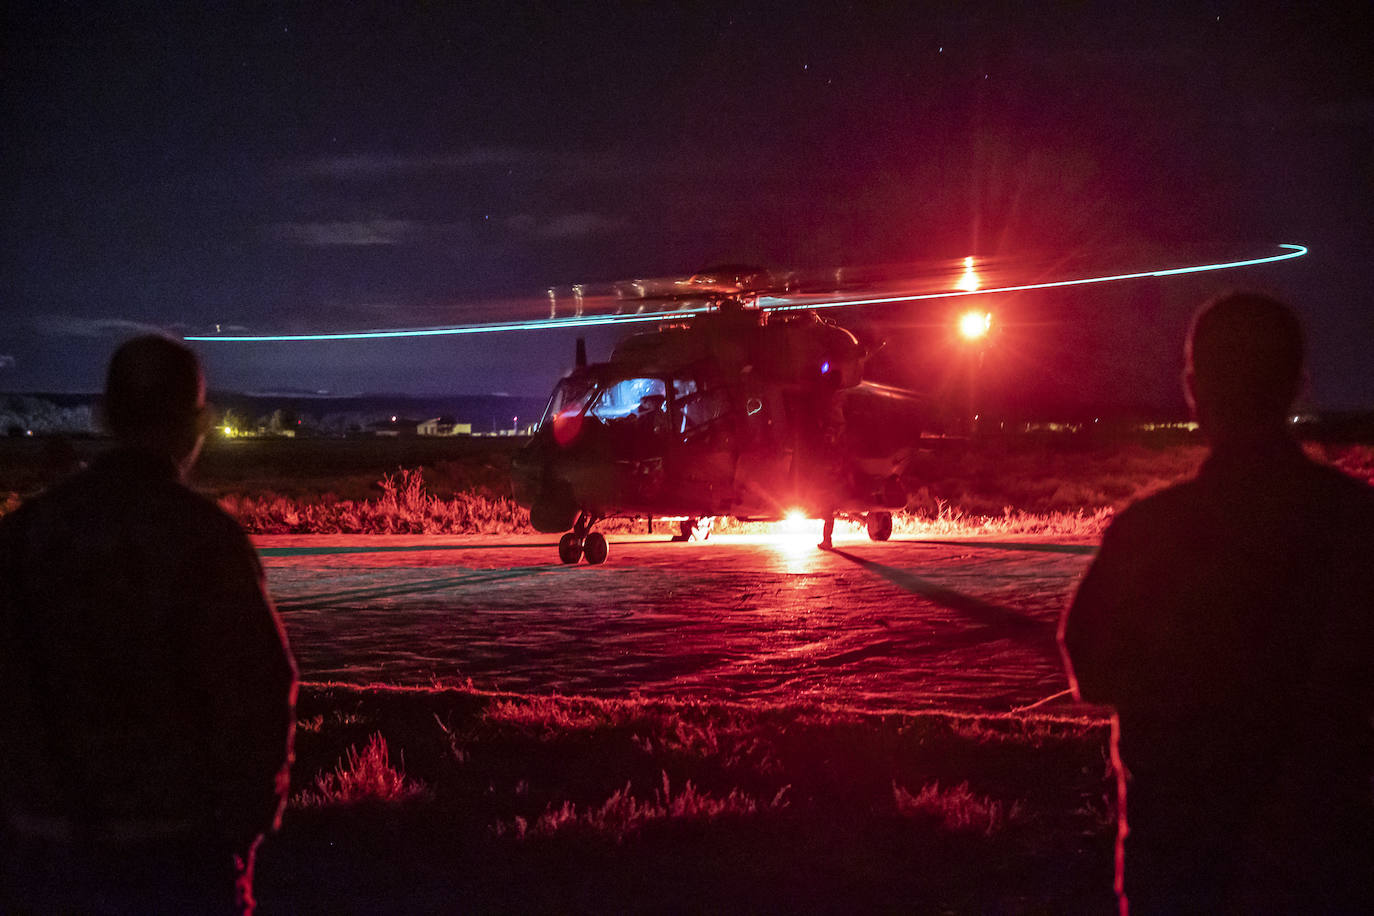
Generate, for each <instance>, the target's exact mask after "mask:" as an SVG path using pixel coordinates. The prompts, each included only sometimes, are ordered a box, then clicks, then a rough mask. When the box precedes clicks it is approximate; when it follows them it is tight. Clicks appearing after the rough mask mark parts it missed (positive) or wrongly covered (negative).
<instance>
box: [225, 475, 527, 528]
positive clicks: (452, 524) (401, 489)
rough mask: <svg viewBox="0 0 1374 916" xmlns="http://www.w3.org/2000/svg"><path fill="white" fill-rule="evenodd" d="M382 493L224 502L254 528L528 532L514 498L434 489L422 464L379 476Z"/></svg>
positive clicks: (229, 499) (266, 496)
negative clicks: (441, 494) (444, 495)
mask: <svg viewBox="0 0 1374 916" xmlns="http://www.w3.org/2000/svg"><path fill="white" fill-rule="evenodd" d="M378 486H379V487H380V488H381V490H382V495H381V496H380V497H378V498H377V499H364V500H351V499H337V500H336V499H321V500H319V501H317V502H301V501H298V500H295V499H292V498H290V497H284V496H279V495H277V494H275V493H266V494H264V495H262V496H260V497H252V496H238V495H228V496H224V497H221V498H220V501H219V504H220V507H221V508H223V509H224V511H225V512H228V513H229V514H230V515H232V516H233V517H234V518H235V519H237V520H238V522H239V524H241V525H243V526H244V527H245V528H247V529H248V530H249V531H250V532H252V533H254V534H513V533H517V532H520V533H524V532H529V531H530V530H531V529H530V527H529V513H528V512H526V511H525V510H524V509H521V508H520V507H519V506H518V505H517V504H516V503H515V501H514V500H512V499H507V498H505V497H490V496H485V495H482V494H481V493H458V494H455V495H454V496H453V497H452V498H450V499H440V498H438V497H436V496H433V495H431V494H430V493H429V492H428V490H427V489H426V487H425V481H424V473H423V471H421V470H418V469H415V470H411V469H405V468H402V469H401V470H399V471H398V472H397V473H396V474H394V475H392V474H387V475H385V476H384V477H383V478H382V479H381V480H380V481H379V482H378Z"/></svg>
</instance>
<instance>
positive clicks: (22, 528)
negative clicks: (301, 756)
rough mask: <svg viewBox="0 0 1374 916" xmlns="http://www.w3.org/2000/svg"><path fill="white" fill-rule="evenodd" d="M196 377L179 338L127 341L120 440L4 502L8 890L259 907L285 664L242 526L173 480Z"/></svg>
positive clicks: (2, 715)
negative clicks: (256, 857)
mask: <svg viewBox="0 0 1374 916" xmlns="http://www.w3.org/2000/svg"><path fill="white" fill-rule="evenodd" d="M204 393H205V386H204V381H203V379H202V377H201V373H200V368H199V366H198V364H197V362H196V358H195V356H194V355H193V354H192V353H191V352H190V351H189V350H187V349H186V348H185V347H183V346H181V345H180V344H177V343H174V342H172V341H170V340H166V339H164V338H161V337H141V338H137V339H135V340H132V341H129V342H128V343H126V344H124V345H123V346H122V347H120V348H119V350H118V351H117V352H116V353H115V355H114V358H113V359H112V360H111V362H110V368H109V376H108V379H107V385H106V391H105V401H104V412H105V416H106V421H107V423H108V425H109V428H110V431H111V432H112V433H113V434H114V435H115V437H116V439H117V440H118V447H117V448H115V449H114V450H112V451H110V452H108V453H106V454H104V455H103V456H101V457H100V458H98V459H97V460H96V461H95V462H93V464H92V466H91V467H90V468H89V469H87V470H85V471H82V472H80V473H79V474H77V475H75V476H74V477H72V478H69V479H68V480H66V481H64V482H62V483H61V484H59V485H57V486H56V487H54V488H53V489H51V490H49V491H48V492H46V493H45V494H43V495H41V496H38V497H36V498H34V499H32V500H30V501H28V502H26V503H25V504H24V505H23V506H21V507H20V508H19V509H17V510H16V511H14V512H13V513H11V514H10V515H8V516H6V517H5V518H4V519H0V691H2V693H0V803H2V805H0V813H2V814H3V829H4V835H5V836H4V846H3V849H0V859H3V864H0V870H3V871H0V874H3V876H4V878H5V882H6V883H5V886H4V888H3V898H0V910H3V911H4V912H35V913H48V912H79V913H88V912H96V913H103V912H119V913H124V912H128V913H153V912H175V913H216V912H220V913H228V912H235V911H238V910H239V909H251V906H252V903H251V899H252V898H251V879H252V862H253V854H254V850H255V848H256V846H257V844H258V841H259V840H260V839H261V836H262V834H263V833H264V832H265V831H268V830H271V829H273V828H274V827H275V826H276V824H277V822H278V819H279V817H280V813H281V808H282V804H283V800H284V798H285V793H286V783H287V767H288V765H289V761H290V754H291V741H292V729H293V724H294V708H293V707H294V702H295V692H296V673H295V665H294V663H293V661H292V658H291V654H290V652H289V650H288V648H287V646H286V642H285V638H284V636H283V633H282V630H281V626H280V623H279V622H278V620H277V616H276V613H275V611H274V610H273V608H272V605H271V603H270V602H269V600H268V599H267V596H266V595H265V593H264V591H263V577H262V568H261V566H260V564H259V562H258V558H257V554H256V553H255V552H254V550H253V548H252V545H251V544H250V543H249V541H248V538H247V537H246V536H245V535H244V533H243V531H242V530H241V529H240V528H239V526H238V525H237V524H236V523H235V522H234V521H233V520H232V519H230V518H229V517H228V516H227V515H225V514H224V513H223V512H221V511H220V510H219V509H218V508H216V507H215V505H214V504H213V503H211V502H210V501H208V500H206V499H204V498H203V497H201V496H198V495H197V494H196V493H194V492H192V491H191V490H190V489H188V488H187V487H186V486H185V484H184V483H183V482H182V478H183V475H184V473H185V472H186V470H187V469H188V468H189V467H190V465H191V464H192V462H194V460H195V458H196V455H197V454H198V452H199V450H200V445H201V442H202V431H203V429H204V428H205V425H204V415H205V412H206V408H205V401H204Z"/></svg>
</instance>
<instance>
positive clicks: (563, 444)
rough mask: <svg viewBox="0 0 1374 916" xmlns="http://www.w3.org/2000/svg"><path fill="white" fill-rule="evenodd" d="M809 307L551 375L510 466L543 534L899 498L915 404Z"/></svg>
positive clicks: (678, 330) (705, 328)
mask: <svg viewBox="0 0 1374 916" xmlns="http://www.w3.org/2000/svg"><path fill="white" fill-rule="evenodd" d="M864 357H865V353H864V350H863V348H862V347H861V346H860V345H859V343H858V341H857V340H856V339H855V338H854V336H853V335H852V334H850V333H849V332H848V331H846V330H844V329H843V328H840V327H838V326H836V325H834V324H830V323H828V322H824V321H821V320H820V319H818V318H816V317H815V316H814V314H812V313H800V314H798V315H795V316H793V315H785V316H778V315H773V316H767V317H765V316H764V315H763V314H761V313H758V312H756V311H753V310H747V309H732V310H723V311H720V312H716V313H713V314H710V315H706V316H700V317H697V318H696V319H694V320H693V321H692V323H691V324H688V325H684V326H672V327H668V328H665V329H663V330H660V331H658V332H654V333H648V334H639V335H635V336H632V337H630V338H628V339H626V340H625V341H623V342H622V343H621V344H620V345H619V346H617V347H616V349H615V352H614V354H613V355H612V358H611V360H610V361H609V362H606V363H600V364H595V365H591V366H583V367H579V368H577V369H574V370H573V371H572V372H571V373H569V374H568V375H567V376H565V377H564V378H563V379H562V380H561V381H560V382H559V383H558V385H557V386H556V387H555V389H554V392H553V395H552V396H551V398H550V400H549V404H548V407H547V409H546V410H545V413H544V417H543V420H542V422H541V423H540V426H539V428H538V430H537V431H536V433H535V435H534V437H533V439H532V440H531V442H530V443H529V445H528V446H526V447H525V448H524V449H523V450H522V451H521V452H520V453H519V454H518V455H517V456H516V458H515V460H514V462H513V467H512V478H513V481H514V489H515V496H516V499H517V501H518V502H520V504H521V505H524V506H527V507H529V509H530V513H531V522H532V524H533V525H534V527H535V528H536V529H537V530H540V531H545V532H559V531H567V530H568V529H570V528H573V526H574V525H575V524H576V523H578V520H579V519H580V518H593V519H599V518H607V517H611V516H658V517H666V516H679V517H687V518H704V517H710V516H725V515H728V516H734V517H736V518H741V519H777V518H782V517H783V516H785V515H788V514H791V513H794V512H800V513H803V514H805V515H807V516H810V517H825V516H830V515H835V514H857V513H864V512H868V511H870V510H873V509H876V508H885V509H890V508H900V507H901V506H902V505H903V504H904V503H905V498H906V497H905V493H904V492H903V491H902V490H901V487H900V486H899V485H898V483H897V476H898V475H899V474H900V473H901V470H902V468H903V466H904V464H905V462H906V460H907V458H908V457H909V455H910V453H911V451H912V448H913V447H914V444H915V442H916V440H917V439H918V437H919V434H920V424H919V419H920V417H919V411H918V410H917V402H916V401H915V400H914V399H913V398H912V397H911V396H910V395H909V393H906V392H902V391H900V390H899V389H891V388H886V387H884V386H878V385H873V384H871V383H864V382H863V381H862V375H863V362H864Z"/></svg>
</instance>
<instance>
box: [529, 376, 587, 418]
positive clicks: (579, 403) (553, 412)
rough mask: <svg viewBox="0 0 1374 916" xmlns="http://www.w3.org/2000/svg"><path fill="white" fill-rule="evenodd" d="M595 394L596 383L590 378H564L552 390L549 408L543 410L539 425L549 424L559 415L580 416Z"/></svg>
mask: <svg viewBox="0 0 1374 916" xmlns="http://www.w3.org/2000/svg"><path fill="white" fill-rule="evenodd" d="M594 394H596V381H595V380H594V379H590V378H565V379H563V380H562V381H560V382H559V383H558V386H557V387H556V388H554V389H553V397H551V398H549V406H548V407H547V408H545V410H544V417H543V419H542V420H540V421H539V422H540V424H541V425H542V424H544V423H547V422H549V420H551V419H553V418H554V417H556V416H559V415H560V414H566V413H572V414H580V413H582V411H583V410H584V409H585V408H586V406H587V403H588V402H589V401H590V400H591V399H592V395H594Z"/></svg>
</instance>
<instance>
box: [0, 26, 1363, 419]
mask: <svg viewBox="0 0 1374 916" xmlns="http://www.w3.org/2000/svg"><path fill="white" fill-rule="evenodd" d="M520 6H521V4H512V3H498V4H492V5H490V6H485V7H484V6H479V5H476V4H456V5H449V4H440V3H425V4H418V3H417V4H412V3H401V4H392V3H382V2H370V3H352V4H350V3H340V2H331V3H306V4H289V5H288V4H281V5H275V4H262V5H256V4H254V5H245V6H243V7H240V6H235V5H226V4H203V5H202V4H175V5H174V4H156V5H150V6H149V7H147V8H146V9H145V10H144V11H142V12H138V11H132V12H131V11H129V10H126V9H123V8H120V7H118V6H115V5H108V6H106V5H102V6H99V7H97V5H95V4H85V3H70V4H69V3H46V2H45V3H36V4H35V3H11V4H8V5H7V8H6V12H5V13H4V17H5V18H4V23H3V41H4V53H3V62H2V63H3V68H4V105H5V108H4V129H3V132H2V133H3V139H0V143H3V148H4V158H5V169H4V178H3V181H4V189H5V193H4V204H3V214H4V238H5V245H4V255H3V257H4V269H3V273H2V275H0V283H2V284H3V295H2V297H0V391H5V390H8V391H42V390H48V391H89V390H95V389H97V388H98V387H99V385H100V378H101V374H102V371H103V364H104V362H105V360H106V359H107V357H108V354H109V352H110V351H111V350H112V348H113V347H114V346H115V345H116V343H117V342H118V341H119V340H120V339H122V338H123V337H126V336H128V335H129V334H131V333H135V332H137V331H139V330H141V329H145V328H156V329H163V330H167V331H169V332H172V333H176V334H189V333H193V332H203V331H207V330H211V329H213V327H214V326H215V325H216V324H219V325H220V326H221V327H223V328H224V329H226V330H228V329H230V328H234V329H242V330H244V331H246V332H250V333H270V332H280V331H287V332H290V331H317V330H341V329H358V328H375V327H400V326H407V325H435V324H445V323H452V322H459V321H463V320H465V318H467V317H470V316H472V315H475V314H479V312H478V311H475V310H474V309H479V308H480V309H485V312H483V313H484V314H490V313H491V312H492V310H493V308H497V309H498V310H499V307H494V306H492V305H491V303H493V302H500V301H504V300H506V299H510V298H522V297H526V298H537V297H539V296H540V295H542V294H543V290H544V289H546V288H547V287H549V286H553V285H566V284H570V283H572V282H578V281H610V280H618V279H627V278H632V277H644V276H666V275H673V274H689V273H692V272H694V271H696V270H698V269H700V268H702V267H704V266H707V265H710V264H714V263H722V262H731V263H750V264H760V265H764V266H768V267H838V266H843V265H859V264H879V263H897V262H903V263H904V262H930V261H933V260H940V259H946V258H962V257H963V256H965V255H977V256H979V257H1004V258H1008V259H1010V260H1012V261H1013V262H1016V261H1017V259H1019V258H1022V257H1026V258H1029V257H1031V256H1034V257H1035V258H1037V259H1038V260H1037V261H1036V263H1043V262H1044V260H1045V259H1046V258H1049V259H1051V260H1053V259H1055V258H1058V257H1061V256H1062V257H1076V258H1086V259H1088V260H1089V261H1094V262H1100V263H1102V264H1104V265H1105V266H1112V265H1113V264H1115V263H1118V262H1120V263H1124V264H1125V265H1126V266H1127V267H1139V266H1156V265H1152V264H1149V263H1148V262H1150V261H1152V260H1159V261H1161V262H1164V263H1163V264H1162V265H1161V266H1172V265H1175V264H1186V263H1190V262H1195V261H1197V260H1200V259H1209V258H1210V257H1211V256H1213V255H1214V254H1216V253H1218V252H1220V253H1222V254H1238V255H1240V256H1244V255H1246V254H1251V253H1254V252H1256V251H1260V252H1268V251H1270V250H1272V245H1273V244H1274V243H1278V242H1292V243H1300V244H1304V245H1308V246H1310V247H1311V249H1312V253H1311V254H1310V255H1309V256H1308V257H1306V258H1303V259H1300V260H1297V261H1290V262H1286V263H1284V264H1280V265H1274V266H1272V267H1265V268H1258V269H1254V270H1250V271H1247V272H1236V273H1231V274H1214V275H1199V276H1195V277H1190V278H1176V279H1170V280H1147V281H1137V282H1132V283H1129V284H1122V285H1118V286H1113V287H1086V288H1078V289H1073V290H1061V291H1055V292H1045V293H1028V294H1020V295H1014V296H1013V295H1007V296H1002V297H997V298H996V299H988V300H986V305H987V307H988V308H990V309H992V310H993V311H994V312H995V313H996V314H997V315H998V316H999V319H1000V321H1001V324H1002V325H1003V326H1004V327H1005V328H1006V332H1005V334H1004V335H1003V336H1002V337H1001V338H999V340H998V342H997V344H996V346H995V347H994V349H993V350H992V351H990V352H989V354H988V369H987V372H988V373H989V379H990V381H997V382H1000V383H1001V384H1002V385H1003V386H1004V387H1007V388H1019V389H1021V390H1029V391H1035V392H1037V393H1038V395H1039V396H1041V397H1043V398H1044V399H1046V400H1050V401H1053V400H1056V399H1060V400H1067V401H1080V402H1092V403H1150V404H1175V403H1177V401H1178V398H1177V393H1176V392H1177V373H1178V370H1179V368H1180V365H1179V364H1180V356H1179V351H1180V345H1181V339H1182V335H1183V332H1184V329H1185V328H1186V325H1187V320H1188V316H1189V314H1190V313H1191V311H1192V309H1193V308H1194V307H1195V306H1196V305H1197V304H1198V303H1199V302H1200V301H1202V299H1204V298H1205V297H1206V296H1208V295H1210V294H1211V293H1214V292H1216V291H1218V290H1220V289H1223V288H1227V287H1231V286H1246V287H1258V288H1262V289H1266V290H1269V291H1272V292H1275V293H1277V294H1279V295H1281V296H1284V297H1286V298H1288V299H1289V300H1290V301H1293V302H1294V303H1295V304H1297V305H1298V306H1299V308H1300V310H1301V311H1302V313H1303V315H1304V318H1305V320H1306V322H1307V325H1308V329H1309V334H1310V338H1311V349H1312V374H1313V377H1314V387H1313V397H1312V403H1313V404H1314V405H1315V406H1319V407H1325V408H1350V407H1374V358H1372V357H1371V349H1372V345H1374V309H1372V308H1371V306H1374V297H1371V295H1370V293H1369V288H1370V282H1371V279H1374V277H1372V276H1371V273H1372V271H1371V267H1374V228H1371V227H1372V226H1374V219H1372V218H1371V214H1374V80H1371V78H1370V71H1369V64H1370V61H1372V60H1374V37H1371V36H1374V21H1372V18H1374V17H1371V14H1370V11H1369V4H1368V3H1367V2H1361V3H1350V4H1339V3H1338V4H1314V5H1294V9H1293V10H1289V11H1278V10H1276V9H1270V10H1267V11H1261V12H1256V11H1255V10H1254V9H1252V8H1251V7H1252V5H1251V4H1228V3H1189V4H1177V5H1176V6H1175V7H1174V8H1168V7H1165V8H1159V9H1153V10H1151V9H1149V8H1150V7H1151V5H1149V4H1142V5H1138V6H1140V7H1141V9H1139V10H1137V9H1135V7H1136V6H1137V5H1135V4H1118V3H1102V4H1093V3H1060V4H1052V5H1038V4H1011V3H1007V4H996V5H986V6H985V5H976V4H964V3H951V4H942V5H922V4H913V5H910V6H911V8H910V9H888V8H887V7H893V8H896V7H903V6H906V5H905V4H884V5H882V6H883V8H882V9H876V8H870V7H868V6H865V5H844V4H817V5H816V7H817V9H816V10H815V11H809V10H806V9H805V8H804V5H802V4H779V5H777V6H776V7H772V8H769V7H763V6H756V5H739V4H735V5H718V6H717V5H706V4H695V3H693V4H682V5H672V6H667V5H658V4H645V3H627V4H608V5H600V4H582V5H577V6H576V7H574V8H573V9H572V10H571V11H566V12H556V11H552V10H543V9H541V10H527V11H521V10H520ZM1309 6H1310V7H1311V8H1309ZM183 7H184V8H183ZM922 7H924V8H922ZM1127 262H1129V263H1127ZM1027 263H1030V262H1029V261H1027ZM1027 279H1037V277H1028V278H1027ZM483 303H486V305H482V304H483ZM474 304H476V305H474ZM945 310H946V307H945V306H944V305H939V306H936V305H920V304H913V305H910V306H904V307H902V308H901V309H884V310H876V311H875V312H874V314H869V315H845V316H843V320H844V321H845V322H846V323H850V322H851V321H852V322H854V323H856V324H857V325H858V326H859V327H858V330H860V332H861V334H863V335H867V336H868V337H869V338H871V339H874V340H877V339H886V340H887V341H888V346H887V348H886V349H885V350H884V351H883V353H882V354H881V355H880V357H881V358H880V359H878V360H876V361H875V364H874V372H875V374H878V375H880V376H883V378H884V380H886V381H891V382H896V383H912V384H914V383H916V381H917V378H916V375H915V371H914V370H913V369H912V364H913V363H914V362H917V361H927V362H928V361H930V360H938V359H939V355H938V347H936V348H933V347H932V345H931V344H932V341H936V340H943V339H944V338H943V337H940V335H942V334H943V333H944V332H943V331H942V330H941V329H940V327H939V326H940V323H941V322H943V321H944V320H945V319H946V317H947V316H946V314H945ZM617 333H621V332H619V331H614V332H613V331H609V330H598V331H596V332H594V333H592V334H590V335H589V337H590V340H589V346H590V349H591V353H592V356H593V358H605V357H606V356H607V354H608V352H609V347H610V346H611V343H612V341H613V340H614V339H615V336H616V334H617ZM200 352H201V353H202V355H203V356H204V358H205V360H206V364H207V367H208V370H209V373H210V380H211V384H212V386H214V387H218V388H225V389H234V390H240V391H265V390H286V389H293V390H297V389H303V390H310V391H319V390H323V391H329V392H334V393H359V392H383V391H404V392H414V393H426V394H438V393H463V394H467V393H474V394H475V393H486V392H509V393H512V394H521V395H540V394H543V393H545V392H546V391H547V390H548V388H549V387H550V385H551V383H552V381H553V379H554V378H556V377H557V376H558V374H559V373H560V372H561V371H563V370H564V369H565V368H567V367H568V365H569V364H570V363H571V359H572V335H570V334H568V333H565V332H539V333H526V334H514V333H512V334H500V335H484V336H482V337H468V338H441V339H434V340H429V341H395V342H388V343H360V344H354V343H348V344H344V343H340V344H328V345H325V344H310V345H294V346H288V345H284V344H273V345H242V344H211V345H202V346H201V347H200ZM917 354H919V357H920V359H919V360H917V359H916V358H915V356H916V355H917ZM926 368H927V369H928V368H929V366H927V367H926Z"/></svg>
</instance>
